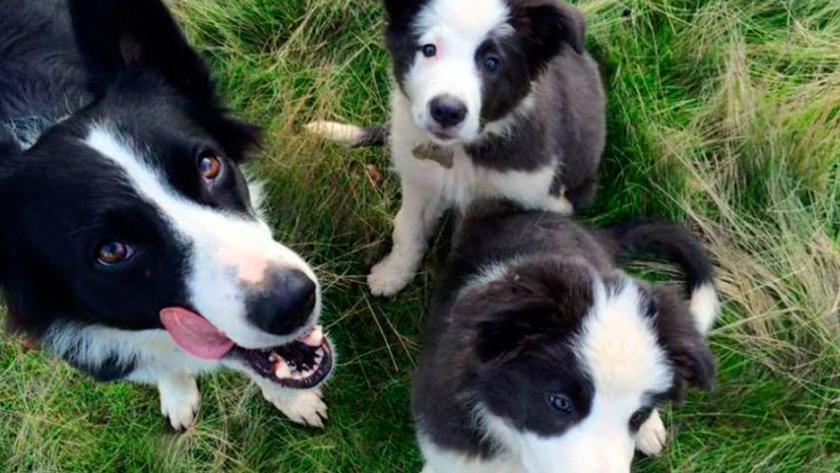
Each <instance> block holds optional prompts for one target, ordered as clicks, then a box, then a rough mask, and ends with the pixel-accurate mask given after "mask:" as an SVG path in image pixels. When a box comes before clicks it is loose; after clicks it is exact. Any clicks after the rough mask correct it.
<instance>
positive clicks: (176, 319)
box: [160, 307, 234, 360]
mask: <svg viewBox="0 0 840 473" xmlns="http://www.w3.org/2000/svg"><path fill="white" fill-rule="evenodd" d="M160 321H161V322H163V326H164V327H166V330H167V331H168V332H169V335H171V336H172V339H173V340H175V343H177V344H178V345H180V346H181V348H183V349H184V351H186V352H187V353H189V354H191V355H193V356H196V357H198V358H202V359H204V360H218V359H219V358H221V357H223V356H225V354H227V352H229V351H230V350H231V349H232V348H233V345H234V343H233V341H232V340H231V339H229V338H227V337H226V336H225V334H224V333H222V332H221V331H220V330H219V329H217V328H216V327H215V326H214V325H213V324H211V323H210V322H208V321H207V319H205V318H204V317H202V316H200V315H198V314H196V313H194V312H190V311H188V310H186V309H182V308H180V307H171V308H168V309H163V310H162V311H160Z"/></svg>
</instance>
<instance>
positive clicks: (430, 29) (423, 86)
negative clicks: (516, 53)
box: [395, 0, 512, 141]
mask: <svg viewBox="0 0 840 473" xmlns="http://www.w3.org/2000/svg"><path fill="white" fill-rule="evenodd" d="M509 17H510V11H509V8H508V6H507V4H506V3H505V2H504V1H502V0H483V1H481V2H476V1H474V0H432V1H431V2H429V3H428V4H427V5H426V6H425V7H424V8H423V9H422V10H421V11H420V13H419V14H418V15H417V17H416V19H415V22H414V25H413V33H414V34H415V35H417V36H418V37H419V39H420V41H419V42H420V44H421V45H425V44H433V45H435V47H436V48H437V55H436V56H435V57H432V58H427V57H425V56H423V54H422V52H420V51H418V52H417V57H416V58H415V62H414V64H413V66H412V68H411V70H409V71H408V73H407V74H406V80H405V92H406V93H407V94H408V96H409V97H410V99H411V104H412V105H411V113H410V115H411V117H412V118H413V121H414V123H415V125H416V126H417V127H418V128H420V129H427V128H428V127H430V126H434V123H433V122H434V121H433V119H432V118H431V115H430V113H429V103H430V102H431V101H432V100H433V99H434V98H436V97H439V96H442V95H449V96H453V97H455V98H457V99H459V100H461V101H462V102H463V103H464V104H465V105H466V106H467V117H466V119H465V121H464V123H463V124H462V125H460V130H459V136H460V138H461V139H462V140H463V141H472V140H474V139H476V138H477V137H478V135H479V132H480V128H481V125H480V115H481V103H482V87H483V81H482V77H481V72H480V71H479V70H478V68H477V66H476V62H475V53H476V50H477V49H478V47H479V46H480V45H481V43H483V42H484V41H485V40H486V39H487V38H488V37H490V36H491V35H507V34H510V33H511V32H512V27H511V26H510V25H509V24H508V20H509ZM395 93H397V92H396V91H395Z"/></svg>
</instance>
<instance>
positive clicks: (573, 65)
mask: <svg viewBox="0 0 840 473" xmlns="http://www.w3.org/2000/svg"><path fill="white" fill-rule="evenodd" d="M385 8H386V10H387V12H388V26H387V29H386V44H387V46H388V49H389V51H390V53H391V57H392V60H393V74H394V77H395V79H396V86H395V87H394V89H393V91H392V94H391V95H392V97H391V108H392V110H391V114H392V121H391V124H390V125H389V126H388V127H373V128H369V129H361V128H358V127H354V126H349V125H342V124H337V123H332V122H316V123H312V124H310V125H309V126H308V128H309V130H310V131H313V132H315V133H317V134H320V135H323V136H326V137H329V138H332V139H335V140H338V141H342V142H344V143H346V144H349V145H351V146H363V145H373V144H378V143H381V142H383V141H384V139H385V138H386V137H387V136H388V134H389V133H390V142H391V148H392V151H393V158H392V160H393V164H394V167H395V169H396V171H397V172H398V173H399V175H400V177H401V179H402V207H401V209H400V211H399V213H398V214H397V217H396V219H395V221H394V234H393V248H392V250H391V253H390V255H388V256H387V257H386V258H385V259H384V260H383V261H382V262H380V263H379V264H378V265H376V266H375V267H374V268H373V270H372V271H371V274H370V276H369V277H368V284H369V286H370V289H371V291H372V293H373V294H374V295H381V296H391V295H394V294H396V293H397V292H399V291H400V290H402V289H403V288H404V287H405V286H406V285H407V284H408V283H409V282H410V281H411V279H412V278H413V277H414V274H415V272H416V271H417V269H418V267H419V265H420V263H421V261H422V259H423V254H424V251H425V246H426V241H427V239H428V238H429V236H430V235H431V233H432V232H433V231H434V229H435V226H436V224H437V222H438V220H439V219H440V217H441V215H442V214H443V212H444V211H445V210H446V209H447V208H448V207H452V206H457V207H461V208H465V207H466V206H468V205H469V204H470V202H472V201H473V199H476V198H481V197H484V198H487V197H501V198H505V199H508V200H511V201H514V202H517V203H519V204H520V205H521V206H523V207H525V208H529V209H542V210H549V211H555V212H560V213H563V214H571V213H572V212H573V210H575V209H577V208H580V207H583V206H585V205H587V204H589V203H590V201H591V200H592V198H593V195H594V194H595V188H596V177H597V170H598V165H599V163H600V159H601V153H602V151H603V148H604V139H605V134H606V132H605V128H606V125H605V121H604V108H605V103H604V94H603V90H602V86H601V78H600V75H599V72H598V67H597V65H596V64H595V62H594V61H593V60H592V58H591V57H590V56H589V55H588V54H587V52H586V50H585V39H584V32H585V21H584V18H583V15H582V14H581V12H580V11H578V10H577V9H576V8H574V7H571V6H569V5H563V4H559V3H557V2H556V0H385Z"/></svg>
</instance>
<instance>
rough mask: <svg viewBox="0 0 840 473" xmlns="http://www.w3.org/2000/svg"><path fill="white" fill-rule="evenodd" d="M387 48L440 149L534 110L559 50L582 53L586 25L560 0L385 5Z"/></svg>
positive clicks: (409, 0)
mask: <svg viewBox="0 0 840 473" xmlns="http://www.w3.org/2000/svg"><path fill="white" fill-rule="evenodd" d="M385 7H386V10H387V12H388V26H387V30H386V43H387V45H388V49H389V50H390V52H391V56H392V59H393V63H394V75H395V77H396V80H397V82H398V83H399V86H400V89H401V90H402V92H403V93H404V95H405V96H406V97H407V98H408V101H409V103H410V106H411V117H412V119H413V120H414V122H415V124H416V125H417V127H419V128H421V129H424V130H427V131H428V132H429V134H430V136H431V138H432V139H433V140H435V141H437V142H439V143H441V144H451V143H457V142H462V143H469V142H473V141H475V140H477V139H479V137H481V136H482V133H483V131H484V130H485V129H486V127H487V126H488V125H491V124H493V123H495V122H500V121H502V120H504V119H505V118H506V117H508V116H509V115H511V114H512V113H514V112H515V111H516V110H517V109H519V108H520V107H527V106H528V105H529V99H528V97H529V94H530V93H531V89H532V83H533V82H534V81H535V80H536V79H537V78H538V77H539V75H540V74H541V73H542V71H543V69H544V68H545V66H546V65H547V64H548V62H549V61H551V60H552V59H553V58H554V57H555V56H557V55H558V54H559V53H560V51H561V49H562V48H564V47H570V48H572V49H574V50H575V51H576V52H577V53H583V51H584V30H585V21H584V18H583V16H582V14H581V13H580V11H578V10H577V9H576V8H574V7H572V6H569V5H563V4H560V3H557V2H556V0H481V1H475V0H385Z"/></svg>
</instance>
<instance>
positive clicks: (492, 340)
mask: <svg viewBox="0 0 840 473" xmlns="http://www.w3.org/2000/svg"><path fill="white" fill-rule="evenodd" d="M638 253H652V254H655V255H658V256H661V257H663V258H664V259H666V260H669V261H671V262H674V263H677V264H678V265H679V266H680V267H681V268H682V269H683V270H684V271H685V272H686V273H687V276H688V278H687V285H688V289H689V294H690V297H689V298H688V300H686V297H683V296H682V295H681V294H679V291H678V290H676V289H675V288H670V287H658V286H651V285H648V284H646V283H645V282H643V281H640V280H638V279H636V278H634V277H631V276H629V275H628V274H626V273H624V272H622V271H621V270H620V269H619V268H618V261H619V260H623V259H625V258H627V257H630V256H633V255H636V254H638ZM717 313H718V296H717V292H716V290H715V287H714V283H713V270H712V267H711V265H710V262H709V260H708V259H707V258H706V256H705V254H704V250H703V248H702V247H701V246H700V245H699V244H698V242H697V241H696V240H695V239H694V238H693V237H692V236H691V235H690V234H689V233H688V232H687V231H686V230H685V229H683V228H682V227H680V226H677V225H674V224H669V223H662V222H652V221H647V222H637V223H631V224H627V225H622V226H618V227H615V228H612V229H609V230H601V231H594V230H589V229H586V228H584V227H583V226H581V225H579V224H577V223H575V222H574V221H572V220H570V219H568V218H564V217H563V216H561V215H559V214H556V213H548V212H520V211H518V210H516V209H498V210H495V211H486V209H485V211H483V212H476V213H474V214H473V215H471V216H469V217H468V218H467V219H466V221H465V222H464V223H463V224H462V225H461V228H460V230H459V232H458V235H456V241H455V247H454V250H453V253H452V255H451V258H450V261H449V263H448V266H447V269H446V271H445V274H444V276H443V278H442V280H441V282H440V285H439V287H438V289H437V290H436V292H435V294H434V295H433V299H432V305H431V308H430V314H429V320H428V321H427V324H428V325H427V331H426V334H425V340H424V343H425V346H424V353H423V357H422V361H421V362H420V364H419V366H418V368H417V371H416V373H415V375H414V385H413V396H412V397H413V411H414V415H415V419H416V423H417V429H418V438H419V441H420V444H421V447H422V450H423V453H424V456H425V458H426V462H427V464H426V469H425V470H424V472H425V473H454V472H458V473H465V472H487V471H492V472H510V473H513V472H527V473H562V472H570V473H586V472H598V473H617V472H624V473H627V472H629V471H630V465H631V461H632V459H633V452H634V448H635V449H639V450H641V451H642V452H644V453H647V454H656V453H659V452H660V451H661V450H662V448H663V447H664V444H665V439H666V434H667V432H666V430H665V427H664V425H663V423H662V420H661V418H660V417H659V415H658V413H657V411H656V410H655V407H656V406H657V405H658V404H661V403H664V402H667V401H676V402H679V401H681V400H682V398H683V396H684V391H685V389H686V386H687V385H689V384H695V385H699V386H702V387H707V388H708V387H709V386H710V385H711V384H712V382H713V379H714V374H715V369H714V362H713V359H712V355H711V353H710V351H709V349H708V347H707V345H706V342H705V340H704V337H705V334H706V333H708V331H709V329H710V328H711V326H712V324H713V323H714V320H715V318H716V316H717Z"/></svg>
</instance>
